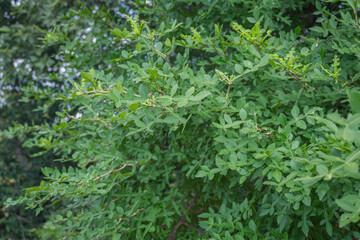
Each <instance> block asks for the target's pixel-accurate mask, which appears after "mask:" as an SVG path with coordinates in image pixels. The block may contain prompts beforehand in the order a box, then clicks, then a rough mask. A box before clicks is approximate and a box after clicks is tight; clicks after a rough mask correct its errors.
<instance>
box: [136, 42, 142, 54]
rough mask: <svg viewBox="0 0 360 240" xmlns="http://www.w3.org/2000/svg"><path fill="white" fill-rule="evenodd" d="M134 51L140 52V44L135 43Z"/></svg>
mask: <svg viewBox="0 0 360 240" xmlns="http://www.w3.org/2000/svg"><path fill="white" fill-rule="evenodd" d="M135 49H136V51H138V52H141V49H142V45H141V43H137V44H136V46H135Z"/></svg>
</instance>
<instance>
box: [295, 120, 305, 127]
mask: <svg viewBox="0 0 360 240" xmlns="http://www.w3.org/2000/svg"><path fill="white" fill-rule="evenodd" d="M296 126H297V127H298V128H301V129H306V123H305V122H304V121H303V120H297V121H296Z"/></svg>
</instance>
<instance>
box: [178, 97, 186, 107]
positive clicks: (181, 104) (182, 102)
mask: <svg viewBox="0 0 360 240" xmlns="http://www.w3.org/2000/svg"><path fill="white" fill-rule="evenodd" d="M187 103H188V100H187V98H180V99H179V100H178V104H177V105H178V107H183V106H185V105H186V104H187Z"/></svg>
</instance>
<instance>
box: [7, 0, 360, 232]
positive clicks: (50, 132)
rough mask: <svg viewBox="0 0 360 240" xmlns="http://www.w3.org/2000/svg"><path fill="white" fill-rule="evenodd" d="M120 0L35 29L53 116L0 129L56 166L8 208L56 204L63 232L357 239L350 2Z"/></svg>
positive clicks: (52, 225) (359, 199) (355, 52)
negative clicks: (49, 70)
mask: <svg viewBox="0 0 360 240" xmlns="http://www.w3.org/2000/svg"><path fill="white" fill-rule="evenodd" d="M125 2H127V1H125ZM313 4H314V5H313ZM119 6H120V7H118V8H117V9H111V10H109V9H108V8H106V7H103V8H99V7H97V6H95V7H90V8H88V6H85V5H83V6H82V7H81V8H80V9H79V10H76V11H75V10H71V11H69V12H68V13H67V15H65V16H64V18H68V19H69V22H68V24H69V25H68V26H70V25H76V24H80V23H81V22H82V23H85V25H86V24H87V25H86V26H85V29H84V30H83V32H82V33H81V34H80V35H78V36H76V35H75V36H72V37H71V36H67V35H66V32H64V29H66V28H67V26H65V25H64V26H58V28H57V29H53V30H51V31H48V30H44V31H46V34H45V35H44V37H43V41H44V42H43V44H44V46H54V45H58V46H60V50H59V53H58V54H59V56H61V58H62V59H63V60H62V63H61V64H66V69H67V71H68V78H67V79H66V80H65V82H64V83H63V84H64V86H66V87H65V88H64V89H65V92H64V93H61V94H58V93H56V92H57V91H56V89H53V90H51V91H50V92H45V93H44V94H49V93H51V94H52V95H51V100H50V101H53V102H56V103H57V104H59V110H58V112H57V113H56V114H57V117H56V118H55V121H54V122H52V123H50V124H42V125H41V124H33V125H31V124H16V125H15V126H14V127H12V128H11V129H10V130H4V131H3V134H4V136H8V137H12V136H18V135H22V134H24V133H31V134H32V138H29V139H28V140H27V141H26V142H25V146H26V147H28V148H36V149H41V150H39V151H37V153H35V154H34V155H33V156H39V155H42V154H46V153H48V152H52V153H54V154H55V156H56V158H57V160H59V161H61V162H63V167H62V169H61V168H49V167H44V168H42V169H41V170H42V173H43V175H44V178H45V179H44V181H41V183H40V184H39V186H34V187H31V188H27V189H26V191H25V194H24V195H23V196H21V197H19V198H18V199H15V200H13V199H9V200H8V201H7V205H8V206H11V205H17V204H26V206H27V207H28V208H32V209H36V213H37V214H38V213H40V212H41V211H43V210H44V209H46V208H47V207H48V206H50V205H53V204H60V203H59V202H61V206H62V208H60V209H59V210H58V211H56V212H55V214H54V215H53V217H51V218H50V219H49V220H48V221H47V223H46V224H45V225H44V226H43V228H44V229H45V230H46V229H47V230H53V231H54V234H57V236H58V237H62V238H63V239H67V238H71V237H72V238H74V239H98V238H102V239H152V238H156V239H166V238H167V239H175V238H176V239H330V238H332V239H341V238H343V239H352V238H360V232H359V217H360V192H359V184H360V182H359V178H360V173H359V158H360V147H359V145H360V138H359V137H358V135H359V124H360V92H359V83H358V80H359V77H360V61H359V58H360V47H359V43H360V42H359V41H360V26H359V20H358V9H359V8H360V1H358V0H346V1H316V2H313V1H282V0H275V1H266V0H263V1H205V0H196V1H195V0H194V1H185V0H183V1H165V0H164V1H162V0H159V1H135V2H131V3H121V4H120V5H119ZM313 10H315V11H313ZM83 36H85V37H83ZM53 77H54V78H60V77H59V75H54V76H53ZM61 79H64V77H62V78H61ZM61 79H58V80H61ZM31 90H32V89H27V91H26V93H27V96H26V97H27V98H31V97H33V93H32V91H31ZM33 90H34V89H33ZM47 96H48V97H49V95H47ZM40 109H41V110H42V111H47V105H44V106H43V107H40ZM55 229H56V230H55Z"/></svg>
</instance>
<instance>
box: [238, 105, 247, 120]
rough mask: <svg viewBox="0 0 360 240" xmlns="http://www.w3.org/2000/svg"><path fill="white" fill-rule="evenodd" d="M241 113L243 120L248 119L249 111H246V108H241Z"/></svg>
mask: <svg viewBox="0 0 360 240" xmlns="http://www.w3.org/2000/svg"><path fill="white" fill-rule="evenodd" d="M239 115H240V118H241V120H243V121H245V120H246V118H247V112H246V110H245V109H243V108H242V109H240V113H239Z"/></svg>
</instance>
